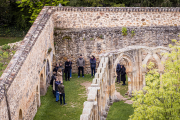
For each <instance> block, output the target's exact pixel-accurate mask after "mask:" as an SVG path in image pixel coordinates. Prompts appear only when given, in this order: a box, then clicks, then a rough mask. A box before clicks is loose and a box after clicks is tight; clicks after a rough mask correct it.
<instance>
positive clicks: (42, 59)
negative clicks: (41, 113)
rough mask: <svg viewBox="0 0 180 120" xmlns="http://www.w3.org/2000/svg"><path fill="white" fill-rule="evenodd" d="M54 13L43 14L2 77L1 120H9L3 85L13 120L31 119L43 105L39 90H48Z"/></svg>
mask: <svg viewBox="0 0 180 120" xmlns="http://www.w3.org/2000/svg"><path fill="white" fill-rule="evenodd" d="M51 12H52V10H51V9H50V8H49V7H45V8H44V9H43V10H42V11H41V13H40V14H39V16H38V17H37V19H36V21H35V22H34V24H33V25H32V27H31V29H30V30H29V31H28V33H27V35H26V36H25V38H24V39H23V41H22V42H21V44H20V46H19V48H18V50H17V52H16V53H15V55H14V56H13V58H12V59H11V61H10V63H9V64H8V66H7V68H6V70H5V71H4V73H3V74H2V76H1V78H0V120H8V111H7V104H6V99H5V97H4V86H3V85H4V84H5V85H6V88H7V96H8V97H7V98H8V102H9V106H10V114H11V118H12V120H19V119H21V118H22V119H23V120H32V119H33V117H34V116H35V114H36V112H37V108H38V107H39V106H40V94H41V93H40V90H41V89H42V88H44V90H46V84H47V82H48V81H47V80H48V79H47V75H49V72H50V71H52V67H51V62H52V59H53V58H52V56H53V54H54V53H55V51H54V42H53V33H54V25H53V21H52V17H51V16H50V15H51ZM49 48H52V51H50V52H49V53H48V49H49ZM47 63H49V65H48V66H49V71H48V74H47V67H48V66H47ZM42 71H44V72H43V76H42V78H41V75H42ZM40 83H41V84H40Z"/></svg>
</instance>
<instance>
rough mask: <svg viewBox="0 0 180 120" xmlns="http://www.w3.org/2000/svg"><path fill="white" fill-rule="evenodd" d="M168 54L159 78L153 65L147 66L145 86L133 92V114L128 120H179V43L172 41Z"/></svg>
mask: <svg viewBox="0 0 180 120" xmlns="http://www.w3.org/2000/svg"><path fill="white" fill-rule="evenodd" d="M173 41H174V42H175V45H169V47H170V48H171V52H170V53H165V54H164V55H166V56H167V57H168V59H167V61H166V62H165V63H164V65H165V70H164V73H163V74H162V75H161V76H160V74H159V73H158V70H157V69H153V68H152V66H153V64H152V63H150V65H149V66H148V67H149V68H152V69H150V71H149V72H148V73H147V75H146V77H145V79H146V86H145V87H144V88H143V90H140V91H136V92H134V93H133V94H134V98H133V100H134V103H133V107H134V108H135V109H134V114H133V115H131V116H130V120H180V42H177V41H176V40H173Z"/></svg>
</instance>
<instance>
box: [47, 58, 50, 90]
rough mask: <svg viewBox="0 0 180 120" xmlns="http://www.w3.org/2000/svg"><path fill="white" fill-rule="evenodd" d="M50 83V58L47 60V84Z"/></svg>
mask: <svg viewBox="0 0 180 120" xmlns="http://www.w3.org/2000/svg"><path fill="white" fill-rule="evenodd" d="M49 83H50V64H49V60H47V62H46V86H47V87H48V86H49Z"/></svg>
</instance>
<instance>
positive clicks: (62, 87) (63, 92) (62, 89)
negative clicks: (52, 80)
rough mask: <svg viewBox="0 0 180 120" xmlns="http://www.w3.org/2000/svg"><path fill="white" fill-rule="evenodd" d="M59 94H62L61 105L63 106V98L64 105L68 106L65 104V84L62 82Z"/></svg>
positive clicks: (59, 86)
mask: <svg viewBox="0 0 180 120" xmlns="http://www.w3.org/2000/svg"><path fill="white" fill-rule="evenodd" d="M58 92H59V94H60V104H61V105H62V97H63V102H64V105H67V103H65V91H64V85H63V82H61V84H59V85H58Z"/></svg>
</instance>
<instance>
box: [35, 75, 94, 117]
mask: <svg viewBox="0 0 180 120" xmlns="http://www.w3.org/2000/svg"><path fill="white" fill-rule="evenodd" d="M86 81H89V82H92V78H91V75H85V76H84V78H82V77H80V78H78V76H77V75H76V74H73V76H72V79H71V81H64V86H65V99H66V103H67V105H65V106H64V105H60V102H55V97H54V96H53V94H52V87H51V86H50V87H49V88H48V91H47V93H46V95H45V96H41V106H40V108H39V109H38V111H37V114H36V116H35V118H34V120H79V119H80V115H81V114H82V110H83V103H84V102H85V101H86V100H87V97H86V89H85V87H84V86H81V85H80V84H81V83H83V82H86Z"/></svg>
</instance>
